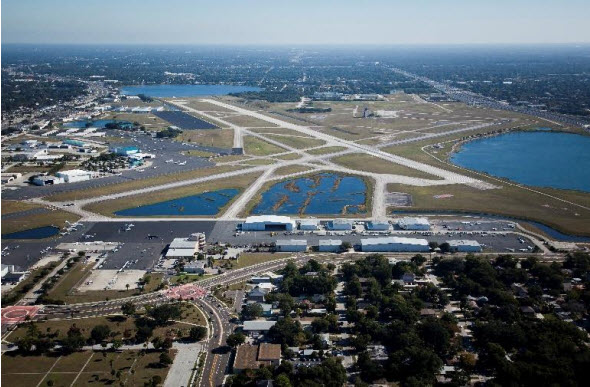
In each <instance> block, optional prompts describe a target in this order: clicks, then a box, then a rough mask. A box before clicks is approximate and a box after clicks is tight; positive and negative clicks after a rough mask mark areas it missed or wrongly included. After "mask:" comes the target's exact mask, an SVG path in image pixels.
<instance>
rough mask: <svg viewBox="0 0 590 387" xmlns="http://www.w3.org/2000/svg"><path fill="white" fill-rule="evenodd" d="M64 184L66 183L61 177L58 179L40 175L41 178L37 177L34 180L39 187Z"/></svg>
mask: <svg viewBox="0 0 590 387" xmlns="http://www.w3.org/2000/svg"><path fill="white" fill-rule="evenodd" d="M62 183H64V179H62V178H61V177H57V176H51V175H47V176H45V175H39V176H35V177H34V178H33V184H35V185H39V186H44V185H54V184H62Z"/></svg>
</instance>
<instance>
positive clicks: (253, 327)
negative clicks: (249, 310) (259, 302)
mask: <svg viewBox="0 0 590 387" xmlns="http://www.w3.org/2000/svg"><path fill="white" fill-rule="evenodd" d="M276 323H277V322H276V321H266V320H250V321H244V325H243V327H242V330H243V331H244V332H246V333H247V334H249V335H250V336H253V337H257V336H259V335H262V334H265V333H266V332H268V331H269V330H270V328H272V327H273V325H275V324H276Z"/></svg>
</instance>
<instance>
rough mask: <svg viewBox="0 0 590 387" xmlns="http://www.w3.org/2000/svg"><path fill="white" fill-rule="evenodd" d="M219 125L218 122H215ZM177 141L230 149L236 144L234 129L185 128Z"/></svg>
mask: <svg viewBox="0 0 590 387" xmlns="http://www.w3.org/2000/svg"><path fill="white" fill-rule="evenodd" d="M215 124H216V125H217V124H218V122H215ZM175 140H176V141H181V142H188V143H193V144H199V145H205V146H214V147H218V148H225V149H229V148H231V147H232V146H233V144H234V130H233V129H203V130H185V131H183V132H182V134H181V135H180V136H178V137H176V138H175Z"/></svg>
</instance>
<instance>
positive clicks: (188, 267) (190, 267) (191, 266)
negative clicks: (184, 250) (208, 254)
mask: <svg viewBox="0 0 590 387" xmlns="http://www.w3.org/2000/svg"><path fill="white" fill-rule="evenodd" d="M205 264H206V262H205V261H194V262H190V263H187V264H185V265H184V271H185V272H187V273H194V274H203V273H205Z"/></svg>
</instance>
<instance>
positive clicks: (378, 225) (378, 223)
mask: <svg viewBox="0 0 590 387" xmlns="http://www.w3.org/2000/svg"><path fill="white" fill-rule="evenodd" d="M389 228H390V224H389V221H387V220H374V221H370V222H367V230H370V231H388V230H389Z"/></svg>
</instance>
